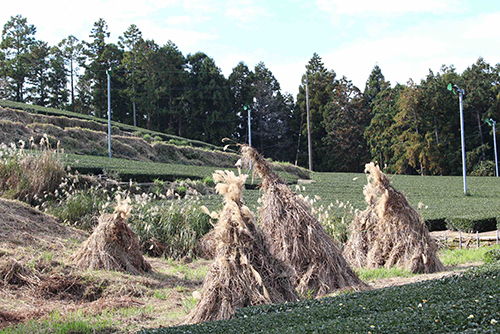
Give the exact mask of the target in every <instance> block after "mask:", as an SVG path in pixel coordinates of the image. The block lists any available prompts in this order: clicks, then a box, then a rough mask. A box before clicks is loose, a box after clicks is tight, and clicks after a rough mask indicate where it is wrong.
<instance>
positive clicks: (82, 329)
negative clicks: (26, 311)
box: [0, 311, 114, 334]
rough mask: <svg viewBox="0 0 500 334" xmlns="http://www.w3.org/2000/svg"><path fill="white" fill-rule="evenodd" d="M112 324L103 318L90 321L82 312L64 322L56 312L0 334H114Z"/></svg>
mask: <svg viewBox="0 0 500 334" xmlns="http://www.w3.org/2000/svg"><path fill="white" fill-rule="evenodd" d="M113 331H114V330H113V329H112V326H111V322H110V321H109V320H108V319H105V318H103V317H98V318H97V319H93V320H89V318H88V317H86V316H85V315H84V314H83V313H82V312H77V313H74V314H72V315H70V316H69V317H67V318H66V319H64V320H62V319H61V315H60V314H59V313H58V312H57V311H56V312H53V313H52V314H51V315H50V316H49V317H48V318H47V319H45V320H43V321H38V322H37V321H34V320H29V321H27V322H25V323H22V324H20V325H18V326H14V327H7V328H4V329H1V330H0V334H24V333H37V334H49V333H50V334H66V333H75V334H76V333H78V334H87V333H88V334H94V333H112V332H113Z"/></svg>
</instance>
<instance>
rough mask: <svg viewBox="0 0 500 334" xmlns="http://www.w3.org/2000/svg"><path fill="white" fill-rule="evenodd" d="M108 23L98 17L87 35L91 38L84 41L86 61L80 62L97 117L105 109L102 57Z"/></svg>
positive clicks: (103, 62) (104, 79)
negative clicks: (88, 82)
mask: <svg viewBox="0 0 500 334" xmlns="http://www.w3.org/2000/svg"><path fill="white" fill-rule="evenodd" d="M107 30H108V25H107V24H106V21H104V19H102V18H100V19H99V20H98V21H97V22H95V23H94V27H93V28H92V30H91V32H90V35H89V37H90V38H92V39H93V40H92V41H91V42H85V46H86V48H85V50H84V52H83V53H84V55H85V56H86V58H87V59H86V61H85V62H84V63H83V64H82V65H83V66H84V67H85V79H88V80H90V82H91V84H92V104H93V107H94V110H95V112H96V116H97V117H99V118H100V117H102V115H103V114H104V115H105V114H106V112H105V111H106V110H107V94H106V89H107V74H106V71H107V70H108V66H107V65H108V64H107V63H106V62H105V60H104V59H103V58H104V57H103V55H104V50H105V48H106V38H109V36H110V33H109V32H108V31H107Z"/></svg>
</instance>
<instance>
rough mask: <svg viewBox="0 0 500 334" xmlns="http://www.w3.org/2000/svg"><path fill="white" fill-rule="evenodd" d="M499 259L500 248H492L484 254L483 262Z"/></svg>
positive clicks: (492, 261)
mask: <svg viewBox="0 0 500 334" xmlns="http://www.w3.org/2000/svg"><path fill="white" fill-rule="evenodd" d="M498 261H500V249H492V250H489V251H487V252H486V254H484V263H494V262H498Z"/></svg>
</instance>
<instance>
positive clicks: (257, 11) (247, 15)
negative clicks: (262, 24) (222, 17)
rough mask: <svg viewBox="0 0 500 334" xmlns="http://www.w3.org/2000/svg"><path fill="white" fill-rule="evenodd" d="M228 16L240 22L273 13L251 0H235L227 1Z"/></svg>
mask: <svg viewBox="0 0 500 334" xmlns="http://www.w3.org/2000/svg"><path fill="white" fill-rule="evenodd" d="M225 12H226V17H228V18H229V19H230V20H233V21H237V22H240V23H250V22H254V21H257V20H259V19H261V18H263V17H270V16H271V15H270V14H269V13H268V12H267V11H266V9H265V8H263V7H261V6H256V5H254V4H253V2H252V1H249V0H233V1H229V2H228V3H227V7H226V11H225Z"/></svg>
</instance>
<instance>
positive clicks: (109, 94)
mask: <svg viewBox="0 0 500 334" xmlns="http://www.w3.org/2000/svg"><path fill="white" fill-rule="evenodd" d="M106 74H107V76H108V155H109V157H110V158H111V67H110V68H109V69H108V70H107V71H106Z"/></svg>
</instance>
